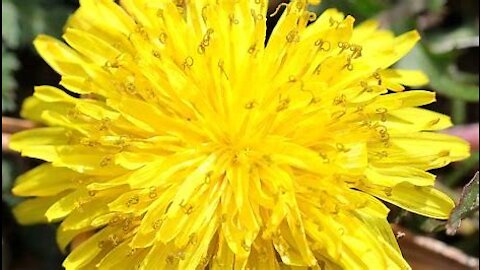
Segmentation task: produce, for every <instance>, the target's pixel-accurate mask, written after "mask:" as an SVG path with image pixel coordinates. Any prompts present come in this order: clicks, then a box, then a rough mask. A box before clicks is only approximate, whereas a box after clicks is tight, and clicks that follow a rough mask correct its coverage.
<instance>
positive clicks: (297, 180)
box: [10, 0, 469, 269]
mask: <svg viewBox="0 0 480 270" xmlns="http://www.w3.org/2000/svg"><path fill="white" fill-rule="evenodd" d="M310 2H314V1H306V0H304V1H300V0H294V1H291V2H290V3H288V4H281V5H280V6H279V7H278V9H277V11H276V13H277V14H279V13H281V17H280V19H279V21H278V23H277V25H276V27H275V29H274V30H273V33H272V34H271V36H270V37H269V38H268V41H266V16H267V5H268V1H266V0H245V1H214V0H199V1H167V0H159V1H148V0H138V1H128V0H125V1H120V4H116V3H115V2H114V1H111V0H110V1H109V0H100V1H99V0H84V1H80V3H81V7H80V8H79V9H78V10H77V11H76V12H75V13H74V14H73V15H72V17H71V18H70V19H69V21H68V24H67V26H66V29H65V34H64V36H63V39H64V40H65V41H66V43H67V44H68V45H66V44H64V43H63V42H61V41H58V40H55V39H53V38H51V37H47V36H39V37H38V38H37V39H36V40H35V42H34V44H35V47H36V48H37V50H38V52H39V53H40V54H41V56H42V57H43V58H44V59H45V61H46V62H47V63H48V64H49V65H50V66H51V67H52V68H53V69H54V70H55V71H57V72H58V73H60V74H61V76H62V79H61V82H60V84H61V85H62V86H64V87H65V88H66V89H68V90H69V91H71V92H69V93H66V92H65V91H63V90H59V89H57V88H55V87H51V86H40V87H37V88H36V89H35V94H34V95H33V96H32V97H30V98H29V99H27V100H26V102H25V103H24V106H23V110H22V114H23V116H24V117H26V118H29V119H32V120H35V121H38V122H41V123H43V124H44V125H46V126H48V127H43V128H36V129H33V130H29V131H25V132H21V133H18V134H16V135H14V136H13V137H12V142H11V144H10V146H11V147H12V148H13V149H14V150H16V151H20V152H21V153H22V155H24V156H28V157H32V158H37V159H41V160H45V161H46V163H44V164H43V165H40V166H38V167H37V168H35V169H33V170H31V171H29V172H27V173H25V174H24V175H22V176H20V177H19V179H18V181H17V183H16V186H15V187H14V188H13V192H14V193H15V194H17V195H19V196H30V197H34V198H31V199H29V200H26V201H25V202H23V203H22V204H20V205H19V206H18V207H17V208H16V209H15V214H16V216H17V217H18V220H19V221H20V222H21V223H24V224H26V223H36V222H60V221H61V224H60V226H59V228H58V235H57V238H58V244H59V246H60V247H61V248H62V249H65V248H66V247H67V246H68V244H69V243H70V242H71V241H72V239H73V238H74V237H75V236H77V235H79V234H80V233H82V232H87V231H90V232H93V233H94V234H93V235H92V237H90V238H89V239H88V240H86V241H85V242H83V243H82V244H81V245H80V246H78V247H77V248H76V249H74V250H73V251H72V252H71V253H70V254H69V255H68V257H67V258H66V259H65V261H64V264H63V265H64V266H65V268H66V269H94V268H99V269H110V268H113V269H119V268H123V269H136V268H140V269H203V268H207V269H233V268H234V269H279V268H281V269H284V268H287V269H290V268H291V269H306V268H307V267H310V268H309V269H367V268H368V269H408V268H409V266H408V264H407V263H406V262H405V261H404V259H403V258H402V255H401V252H400V250H399V248H398V245H397V243H396V239H395V237H394V235H393V233H392V230H391V228H390V226H389V224H388V222H387V220H386V217H387V213H388V208H387V207H386V206H384V204H383V203H382V202H381V201H387V202H389V203H392V204H395V205H398V206H400V207H402V208H405V209H407V210H409V211H411V212H414V213H418V214H421V215H425V216H428V217H433V218H439V219H444V218H447V217H448V214H449V212H450V210H451V209H452V207H453V206H454V203H453V202H452V200H451V199H450V198H449V197H448V196H446V195H445V194H443V193H441V192H440V191H438V190H436V189H435V188H434V187H433V183H434V179H435V176H434V175H432V174H430V173H428V172H426V171H427V170H430V169H434V168H438V167H442V166H445V165H446V164H448V163H450V162H452V161H456V160H460V159H463V158H465V157H467V156H468V153H469V148H468V145H467V144H466V143H465V142H464V141H462V140H460V139H458V138H456V137H453V136H449V135H446V134H439V133H434V132H432V131H435V130H440V129H444V128H446V127H449V126H450V125H451V123H450V120H449V118H448V117H447V116H444V115H441V114H438V113H435V112H431V111H428V110H425V109H420V108H417V107H418V106H422V105H425V104H428V103H431V102H433V101H434V100H435V96H434V93H433V92H429V91H425V90H412V91H403V90H404V86H410V87H415V86H420V85H422V84H425V83H426V82H427V79H426V77H425V76H424V75H423V73H421V72H419V71H409V70H397V69H390V68H389V67H390V66H391V65H392V64H394V63H395V62H396V61H398V60H399V59H400V58H401V57H402V56H403V55H405V54H406V53H407V52H408V51H409V50H410V49H411V48H412V47H413V46H414V44H415V43H416V42H417V41H418V39H419V35H418V33H417V32H415V31H412V32H408V33H406V34H403V35H401V36H398V37H395V36H394V35H393V34H392V33H390V32H388V31H384V30H378V29H377V24H376V23H375V22H373V21H367V22H365V23H363V24H361V25H359V26H358V27H355V28H354V27H353V23H354V19H353V18H352V17H351V16H344V15H343V14H342V13H340V12H338V11H336V10H334V9H330V10H327V11H325V12H324V13H323V14H322V15H321V16H319V17H318V18H316V16H315V14H313V13H311V12H309V11H308V10H307V6H308V4H310ZM317 2H318V1H317ZM265 44H266V45H265ZM297 267H300V268H297Z"/></svg>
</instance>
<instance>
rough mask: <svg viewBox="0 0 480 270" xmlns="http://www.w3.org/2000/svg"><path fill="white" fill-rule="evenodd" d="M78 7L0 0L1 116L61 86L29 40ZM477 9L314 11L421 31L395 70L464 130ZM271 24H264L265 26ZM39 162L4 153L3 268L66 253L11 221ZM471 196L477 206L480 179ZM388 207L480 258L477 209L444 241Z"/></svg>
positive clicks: (368, 2)
mask: <svg viewBox="0 0 480 270" xmlns="http://www.w3.org/2000/svg"><path fill="white" fill-rule="evenodd" d="M77 5H78V3H77V1H75V0H29V1H15V0H2V116H9V117H19V115H18V112H19V108H20V106H21V103H22V101H23V99H24V98H25V97H26V96H28V95H31V94H32V92H33V86H34V85H42V84H48V85H57V84H58V82H59V79H60V78H59V76H58V75H57V74H55V73H54V72H53V71H52V70H51V69H50V68H49V67H48V66H47V65H46V64H45V63H44V62H43V60H41V59H40V58H39V56H38V55H37V53H36V52H35V51H34V49H33V47H32V40H33V39H34V37H35V36H36V35H37V34H39V33H46V34H50V35H53V36H56V37H60V36H61V32H62V28H63V25H64V23H65V21H66V19H67V18H68V16H69V14H71V12H72V11H73V10H75V8H76V7H77ZM478 5H479V4H478V1H477V0H457V1H455V0H449V1H447V0H323V2H322V4H321V5H320V6H318V7H316V8H315V11H317V12H321V10H324V9H325V8H327V7H336V8H338V9H340V10H342V11H344V12H345V13H347V14H351V15H353V16H354V17H355V18H356V20H357V23H358V22H361V21H363V20H365V19H367V18H377V19H379V20H380V21H381V22H382V25H383V27H385V28H389V29H392V30H393V31H395V32H396V33H397V34H400V33H402V32H405V31H407V30H411V29H414V28H415V29H418V30H419V31H420V33H421V35H422V38H423V39H422V42H421V44H419V45H417V46H416V47H415V49H414V50H413V51H412V52H411V53H410V54H409V55H408V56H407V57H406V58H405V59H403V60H402V61H401V62H400V63H398V66H400V67H402V68H408V69H421V70H423V71H425V72H426V73H427V74H428V75H429V77H430V79H431V83H430V85H429V87H428V88H430V89H433V90H435V91H436V92H437V93H438V102H437V103H435V104H433V105H431V106H429V108H430V109H433V110H435V111H438V112H442V113H445V114H448V115H451V116H452V119H453V121H454V123H455V124H456V125H463V124H469V123H478V121H479V113H478V105H479V104H478V100H479V91H478V68H479V65H478V53H479V48H478V46H479V39H478V35H479V16H478ZM276 19H277V17H273V18H270V19H269V22H268V23H269V26H270V27H271V26H273V25H274V23H275V20H276ZM3 124H4V123H3V120H2V126H3ZM477 134H478V126H477ZM477 136H478V135H477ZM477 142H478V141H477ZM478 158H479V154H478V145H477V148H476V150H473V152H472V156H471V158H470V159H468V160H465V161H463V162H460V163H457V164H454V165H451V166H449V167H447V168H444V169H440V170H436V171H435V172H434V173H436V174H437V175H438V179H439V181H438V182H439V187H440V188H441V189H443V190H445V191H446V192H448V193H450V194H451V195H452V196H454V197H455V198H457V200H458V199H459V198H460V194H461V190H462V187H463V186H464V185H465V184H467V182H468V181H469V180H470V179H471V178H472V177H473V175H474V172H475V171H477V170H478ZM37 164H39V162H38V161H35V160H27V159H23V158H20V157H18V156H17V155H15V154H12V153H8V152H3V154H2V257H3V258H4V259H6V260H2V261H4V265H3V266H2V269H14V270H18V269H60V268H61V267H60V265H61V261H62V260H63V257H64V255H63V254H61V253H60V252H59V251H58V249H57V247H56V244H55V227H56V225H36V226H28V227H21V226H19V225H18V224H17V223H16V222H15V220H14V219H13V218H12V217H11V208H12V207H13V206H14V205H15V204H16V203H18V201H19V200H20V199H19V198H15V197H13V196H12V195H11V194H10V189H11V186H12V182H13V181H14V179H15V177H16V176H17V175H18V174H20V173H22V172H24V171H26V170H27V169H29V168H31V167H33V166H35V165H37ZM473 189H475V186H473ZM475 194H476V198H475ZM473 195H474V197H472V198H473V200H475V199H476V200H477V209H478V179H477V184H476V193H475V190H474V191H473ZM391 209H392V214H391V217H390V220H391V222H392V223H395V224H397V226H399V227H400V228H402V229H401V231H402V230H404V231H411V232H413V234H414V235H422V236H428V237H431V238H434V239H437V240H440V241H442V242H444V243H447V244H448V245H450V246H453V247H456V248H458V249H460V250H461V251H462V252H464V253H466V254H470V255H471V256H474V257H478V253H479V241H478V234H479V229H478V227H479V224H478V210H477V211H468V213H467V214H465V216H468V217H467V219H466V220H464V221H463V222H462V225H461V226H460V228H459V230H458V232H457V233H456V235H455V236H448V235H447V234H446V232H445V223H443V222H439V221H435V220H431V219H426V218H423V217H420V216H418V215H415V214H411V213H407V212H405V211H403V210H400V209H398V208H396V207H394V206H391ZM462 217H463V216H462ZM400 242H402V240H400ZM404 252H405V251H404ZM6 266H8V268H5V267H6ZM425 269H426V268H425ZM437 269H438V268H437ZM442 269H444V268H442ZM445 269H447V268H445ZM459 269H461V268H459Z"/></svg>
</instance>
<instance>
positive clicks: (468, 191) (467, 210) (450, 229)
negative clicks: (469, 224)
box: [446, 172, 479, 235]
mask: <svg viewBox="0 0 480 270" xmlns="http://www.w3.org/2000/svg"><path fill="white" fill-rule="evenodd" d="M478 189H479V177H478V172H477V173H476V174H475V176H474V177H473V179H472V180H471V181H470V182H469V183H468V184H467V185H465V187H464V188H463V190H462V195H461V197H460V201H459V202H458V205H457V206H456V207H455V208H454V209H453V210H452V213H451V214H450V218H449V219H448V222H447V226H446V227H447V234H448V235H454V234H455V233H456V232H457V229H458V227H460V224H461V222H462V219H464V218H466V217H467V216H468V215H470V214H471V213H473V212H474V211H477V210H478Z"/></svg>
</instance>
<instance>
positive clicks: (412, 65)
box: [396, 45, 479, 101]
mask: <svg viewBox="0 0 480 270" xmlns="http://www.w3.org/2000/svg"><path fill="white" fill-rule="evenodd" d="M445 60H446V59H442V58H441V56H434V55H431V54H429V53H428V52H427V49H426V48H425V47H423V46H421V45H417V46H415V47H414V48H413V49H412V51H411V52H410V53H409V54H408V55H406V56H405V57H404V58H403V59H402V60H400V61H399V62H398V63H397V65H396V66H397V67H398V68H405V69H420V70H422V71H424V72H425V73H426V74H427V75H428V77H430V85H431V87H432V88H433V89H434V90H435V91H436V92H437V93H439V94H441V95H444V96H446V97H450V98H454V99H459V100H464V101H478V98H479V91H478V85H474V84H469V83H462V82H459V81H457V80H455V79H454V78H452V77H451V76H450V74H449V73H448V72H447V70H444V69H442V68H441V67H443V66H445V64H444V63H443V62H444V61H445Z"/></svg>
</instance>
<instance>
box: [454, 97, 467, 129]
mask: <svg viewBox="0 0 480 270" xmlns="http://www.w3.org/2000/svg"><path fill="white" fill-rule="evenodd" d="M466 108H467V103H466V102H465V101H464V100H461V99H453V100H452V120H453V123H454V124H455V125H459V124H463V123H465V121H466V120H467V110H466Z"/></svg>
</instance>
